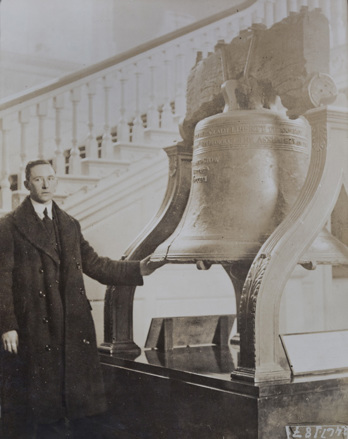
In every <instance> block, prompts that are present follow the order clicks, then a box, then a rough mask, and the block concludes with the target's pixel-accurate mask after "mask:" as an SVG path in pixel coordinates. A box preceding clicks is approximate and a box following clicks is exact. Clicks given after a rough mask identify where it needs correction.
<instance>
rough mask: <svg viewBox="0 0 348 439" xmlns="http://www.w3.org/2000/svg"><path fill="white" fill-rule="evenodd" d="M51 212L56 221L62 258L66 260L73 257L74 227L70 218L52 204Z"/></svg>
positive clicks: (74, 246)
mask: <svg viewBox="0 0 348 439" xmlns="http://www.w3.org/2000/svg"><path fill="white" fill-rule="evenodd" d="M53 211H54V214H55V215H56V216H57V219H58V228H59V237H60V245H61V251H62V257H63V258H66V257H67V256H69V255H73V254H74V250H75V249H76V238H77V234H76V225H75V223H74V221H73V220H72V218H71V217H70V216H69V215H68V214H67V213H66V212H64V210H62V209H60V208H59V207H58V205H57V204H56V203H54V202H53Z"/></svg>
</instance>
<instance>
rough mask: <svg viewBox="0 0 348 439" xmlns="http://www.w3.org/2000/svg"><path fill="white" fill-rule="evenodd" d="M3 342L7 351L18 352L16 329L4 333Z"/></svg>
mask: <svg viewBox="0 0 348 439" xmlns="http://www.w3.org/2000/svg"><path fill="white" fill-rule="evenodd" d="M1 338H2V344H3V346H4V349H5V351H8V352H11V353H13V354H17V352H18V349H17V348H18V333H17V331H16V330H13V331H8V332H5V333H4V334H2V337H1Z"/></svg>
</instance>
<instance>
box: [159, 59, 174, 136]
mask: <svg viewBox="0 0 348 439" xmlns="http://www.w3.org/2000/svg"><path fill="white" fill-rule="evenodd" d="M163 54H164V60H163V62H164V72H163V81H164V97H163V98H164V104H163V109H162V117H161V128H164V129H169V130H170V129H172V128H173V113H172V108H171V106H170V97H169V65H170V60H169V57H168V54H167V52H166V51H163Z"/></svg>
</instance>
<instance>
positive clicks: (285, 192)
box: [152, 106, 310, 263]
mask: <svg viewBox="0 0 348 439" xmlns="http://www.w3.org/2000/svg"><path fill="white" fill-rule="evenodd" d="M229 108H230V107H229V106H227V107H226V109H225V111H224V112H223V113H221V114H217V115H214V116H211V117H208V118H206V119H204V120H202V121H200V122H199V123H198V124H197V126H196V129H195V135H194V147H193V148H194V150H193V160H192V184H191V192H190V198H189V201H188V205H187V208H186V211H185V214H184V216H183V218H182V220H181V222H180V224H179V226H178V227H177V229H176V231H175V232H174V234H173V235H172V236H171V237H170V238H169V239H167V240H166V241H165V242H164V243H162V244H161V245H160V246H159V247H158V248H157V249H156V251H155V253H154V254H153V256H152V259H153V260H160V259H166V260H167V261H168V262H171V263H199V262H200V261H205V262H207V263H229V262H232V261H240V260H253V259H254V257H255V256H256V254H257V252H258V250H259V249H260V247H261V245H262V244H263V243H264V241H265V240H266V239H267V238H268V237H269V235H270V234H271V233H272V232H273V231H274V229H275V228H276V226H277V225H278V224H279V223H280V222H281V221H282V219H283V218H284V217H285V216H286V214H287V213H288V211H289V209H290V207H291V206H292V205H293V203H294V201H295V199H296V198H297V196H298V194H299V191H300V189H301V187H302V185H303V182H304V179H305V177H306V173H307V169H308V164H309V155H310V147H309V145H310V127H309V124H308V122H307V121H306V120H305V119H303V118H299V119H297V120H290V119H289V118H288V117H287V116H286V115H285V113H283V112H279V111H273V110H270V109H265V108H259V109H251V110H249V109H247V110H235V109H233V110H230V109H229Z"/></svg>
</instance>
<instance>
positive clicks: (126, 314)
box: [100, 144, 192, 355]
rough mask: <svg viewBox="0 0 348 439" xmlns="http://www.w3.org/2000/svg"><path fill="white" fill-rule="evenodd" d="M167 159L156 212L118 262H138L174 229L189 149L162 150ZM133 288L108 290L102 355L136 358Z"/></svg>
mask: <svg viewBox="0 0 348 439" xmlns="http://www.w3.org/2000/svg"><path fill="white" fill-rule="evenodd" d="M164 150H165V151H166V153H167V155H168V159H169V177H168V185H167V190H166V193H165V196H164V199H163V202H162V205H161V207H160V209H159V210H158V212H157V214H156V215H155V216H154V218H153V219H152V221H151V222H150V223H149V224H148V225H147V226H146V227H145V228H144V230H143V231H142V232H141V233H140V234H139V236H138V237H137V238H136V239H135V240H134V242H133V243H132V244H131V245H130V247H129V248H128V249H127V251H126V252H125V254H124V256H123V258H122V259H125V260H128V261H134V260H141V259H143V258H145V257H146V256H148V255H150V254H151V253H152V252H153V251H154V250H155V248H156V247H157V246H158V245H159V244H161V243H162V242H163V241H164V240H165V239H167V238H168V237H169V236H170V235H171V234H172V233H173V232H174V230H175V229H176V227H177V225H178V223H179V221H180V219H181V217H182V215H183V212H184V210H185V207H186V204H187V200H188V196H189V193H190V186H191V159H192V147H191V146H187V145H185V144H177V145H174V146H170V147H168V148H164ZM135 290H136V287H135V286H134V287H132V286H109V287H107V290H106V295H105V305H104V343H102V345H101V346H100V350H101V351H102V352H109V353H110V354H112V353H113V352H119V351H122V352H125V353H129V354H135V355H138V354H139V353H140V351H141V349H140V348H139V347H138V346H137V345H136V344H135V343H134V341H133V299H134V294H135Z"/></svg>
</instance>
